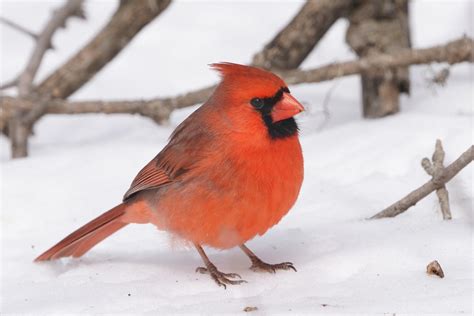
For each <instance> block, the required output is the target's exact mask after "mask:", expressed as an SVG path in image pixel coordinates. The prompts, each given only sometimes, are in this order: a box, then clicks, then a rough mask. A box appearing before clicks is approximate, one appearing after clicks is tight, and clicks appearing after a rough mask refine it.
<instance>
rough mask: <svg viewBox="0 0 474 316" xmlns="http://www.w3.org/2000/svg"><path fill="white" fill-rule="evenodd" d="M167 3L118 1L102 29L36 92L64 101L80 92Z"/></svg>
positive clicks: (169, 0)
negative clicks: (112, 13)
mask: <svg viewBox="0 0 474 316" xmlns="http://www.w3.org/2000/svg"><path fill="white" fill-rule="evenodd" d="M170 2H171V0H149V1H130V0H128V1H120V5H119V7H118V9H117V11H116V12H115V13H114V15H113V16H112V17H111V19H110V21H109V22H108V23H107V25H106V26H104V28H103V29H102V30H101V31H100V32H99V33H98V34H97V35H96V36H95V37H94V38H93V39H92V40H91V41H90V42H89V43H88V44H87V45H85V46H84V47H83V48H82V49H81V50H80V51H79V52H78V53H77V54H76V55H74V56H73V57H71V59H69V60H68V61H67V62H66V63H65V64H64V65H62V66H61V67H60V68H59V69H57V70H56V71H55V72H53V73H52V74H51V75H50V76H49V77H48V78H46V79H45V80H44V81H43V82H42V83H41V84H40V85H39V87H38V89H37V92H38V93H39V94H42V95H45V94H50V95H51V97H52V98H61V99H65V98H67V97H69V96H70V95H71V94H73V93H74V92H75V91H77V90H78V89H79V88H81V87H82V86H83V85H84V84H85V83H86V82H88V81H89V80H90V79H91V78H92V77H93V76H94V75H95V74H96V73H97V72H99V71H100V70H101V69H102V68H103V67H104V66H105V65H106V64H107V63H108V62H109V61H111V60H112V59H113V58H114V57H115V56H117V54H118V53H119V52H120V51H122V49H123V48H124V47H125V46H127V44H129V43H130V41H131V40H132V39H133V38H134V36H135V35H136V34H137V33H138V32H139V31H140V30H141V29H142V28H143V27H145V26H146V25H147V24H148V23H150V22H151V21H153V19H154V18H155V17H156V16H158V15H159V14H160V13H161V12H163V10H165V9H166V8H167V7H168V5H169V4H170Z"/></svg>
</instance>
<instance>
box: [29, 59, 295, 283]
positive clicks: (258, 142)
mask: <svg viewBox="0 0 474 316" xmlns="http://www.w3.org/2000/svg"><path fill="white" fill-rule="evenodd" d="M211 67H212V68H214V69H216V70H218V71H219V72H220V73H221V76H222V81H221V83H220V84H219V85H218V86H217V88H216V89H215V91H214V93H213V94H212V96H211V97H210V98H209V100H208V101H207V102H206V103H205V104H204V105H202V106H201V107H200V108H199V109H198V110H196V111H195V112H194V113H193V114H191V115H190V116H189V117H188V118H187V119H186V120H185V121H184V122H183V123H181V124H180V125H179V126H178V127H177V128H176V130H175V131H174V132H173V134H172V135H171V137H170V140H169V143H168V144H167V145H166V146H165V147H164V148H163V150H162V151H161V152H160V153H159V154H158V155H157V156H156V157H155V158H154V159H153V160H152V161H150V162H149V163H148V164H147V165H146V166H145V167H144V168H143V169H142V170H141V171H140V172H139V173H138V175H137V176H136V177H135V179H134V180H133V182H132V185H131V186H130V189H129V190H128V191H127V192H126V193H125V196H124V198H123V203H122V204H119V205H118V206H116V207H114V208H113V209H111V210H110V211H107V212H105V213H104V214H102V215H100V216H99V217H97V218H96V219H94V220H93V221H91V222H89V223H87V224H86V225H84V226H82V227H81V228H79V229H78V230H76V231H75V232H73V233H72V234H70V235H69V236H67V237H66V238H64V239H63V240H61V241H60V242H59V243H58V244H56V245H55V246H53V247H52V248H51V249H49V250H48V251H46V252H45V253H43V254H42V255H40V256H39V257H38V258H36V261H43V260H50V259H56V258H60V257H68V256H73V257H80V256H82V255H83V254H84V253H86V252H87V251H88V250H90V249H91V248H92V247H94V246H95V245H96V244H97V243H99V242H100V241H102V240H104V239H105V238H107V237H108V236H109V235H111V234H113V233H114V232H116V231H117V230H119V229H121V228H123V227H124V226H126V225H127V224H130V223H139V224H144V223H152V224H154V225H156V226H157V227H158V229H160V230H165V231H168V232H170V233H172V234H173V235H175V236H178V237H180V238H182V239H184V240H186V241H189V242H190V243H192V244H194V246H195V247H196V249H197V251H198V252H199V254H200V256H201V257H202V259H203V261H204V264H205V267H199V268H197V270H196V271H198V272H201V273H208V274H210V276H211V277H212V278H213V279H214V281H215V282H217V284H218V285H221V286H224V287H225V284H240V283H242V282H245V281H244V280H236V278H240V276H239V275H238V274H235V273H223V272H220V271H219V270H218V269H217V268H216V266H215V265H214V264H213V263H212V262H211V261H210V260H209V258H208V257H207V256H206V254H205V252H204V250H203V248H202V246H203V245H206V246H210V247H214V248H218V249H228V248H232V247H236V246H239V247H240V248H241V249H242V250H243V252H244V253H245V254H246V255H247V256H248V257H249V258H250V260H251V262H252V266H251V269H252V270H254V271H268V272H275V271H276V270H279V269H281V270H289V269H293V270H295V271H296V269H295V268H294V266H293V264H292V263H291V262H283V263H279V264H268V263H265V262H263V261H262V260H260V259H259V258H258V257H257V256H256V255H255V254H254V253H253V252H252V251H251V250H250V249H249V248H247V247H246V246H245V242H247V241H248V240H250V239H252V238H254V237H255V236H256V235H263V234H264V233H265V232H266V231H267V230H268V229H269V228H270V227H272V226H273V225H275V224H277V223H278V222H279V221H280V220H281V218H282V217H283V216H284V215H285V214H286V213H287V212H288V211H289V210H290V208H291V207H292V206H293V204H294V203H295V201H296V198H297V197H298V193H299V191H300V187H301V183H302V181H303V156H302V152H301V146H300V143H299V140H298V126H297V124H296V122H295V120H294V118H293V116H294V115H296V114H298V113H300V112H301V111H303V110H304V108H303V106H302V105H301V104H300V103H299V102H298V101H297V100H296V99H295V98H294V97H293V96H292V95H291V94H290V90H289V89H288V87H287V85H286V84H285V82H284V81H283V80H282V79H280V78H279V77H278V76H276V75H274V74H273V73H271V72H268V71H265V70H262V69H258V68H255V67H249V66H243V65H238V64H232V63H218V64H212V65H211Z"/></svg>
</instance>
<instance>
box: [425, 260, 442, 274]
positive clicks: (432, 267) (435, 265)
mask: <svg viewBox="0 0 474 316" xmlns="http://www.w3.org/2000/svg"><path fill="white" fill-rule="evenodd" d="M426 273H428V274H434V275H437V276H439V277H440V278H444V272H443V269H442V268H441V265H440V264H439V262H438V261H437V260H435V261H432V262H430V263H429V264H428V265H427V266H426Z"/></svg>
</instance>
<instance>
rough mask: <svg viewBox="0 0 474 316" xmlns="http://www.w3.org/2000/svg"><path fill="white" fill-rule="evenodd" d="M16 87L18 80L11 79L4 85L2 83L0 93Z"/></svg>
mask: <svg viewBox="0 0 474 316" xmlns="http://www.w3.org/2000/svg"><path fill="white" fill-rule="evenodd" d="M17 85H18V78H15V79H12V80H10V81H7V82H5V83H2V84H1V85H0V91H1V90H6V89H9V88H13V87H16V86H17Z"/></svg>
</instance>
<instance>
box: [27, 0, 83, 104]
mask: <svg viewBox="0 0 474 316" xmlns="http://www.w3.org/2000/svg"><path fill="white" fill-rule="evenodd" d="M82 2H83V0H68V1H67V2H66V4H64V5H63V6H62V7H60V8H58V9H57V10H55V11H54V12H53V15H52V17H51V19H50V20H49V21H48V23H46V26H45V27H44V29H43V31H42V32H41V33H40V34H39V35H38V37H37V41H36V46H35V48H34V49H33V52H32V54H31V57H30V59H29V61H28V64H27V65H26V68H25V70H23V72H22V73H21V75H20V77H19V80H18V92H19V95H20V97H24V96H27V95H28V94H30V93H31V89H32V85H33V80H34V79H35V76H36V73H37V72H38V69H39V66H40V64H41V61H42V60H43V56H44V54H45V53H46V51H47V50H48V48H50V47H52V44H51V39H52V38H53V35H54V33H55V32H56V31H57V30H58V29H59V28H61V27H64V25H65V23H66V20H67V19H68V18H69V17H71V16H81V15H82V14H83V13H81V12H82V9H81V5H82Z"/></svg>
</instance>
